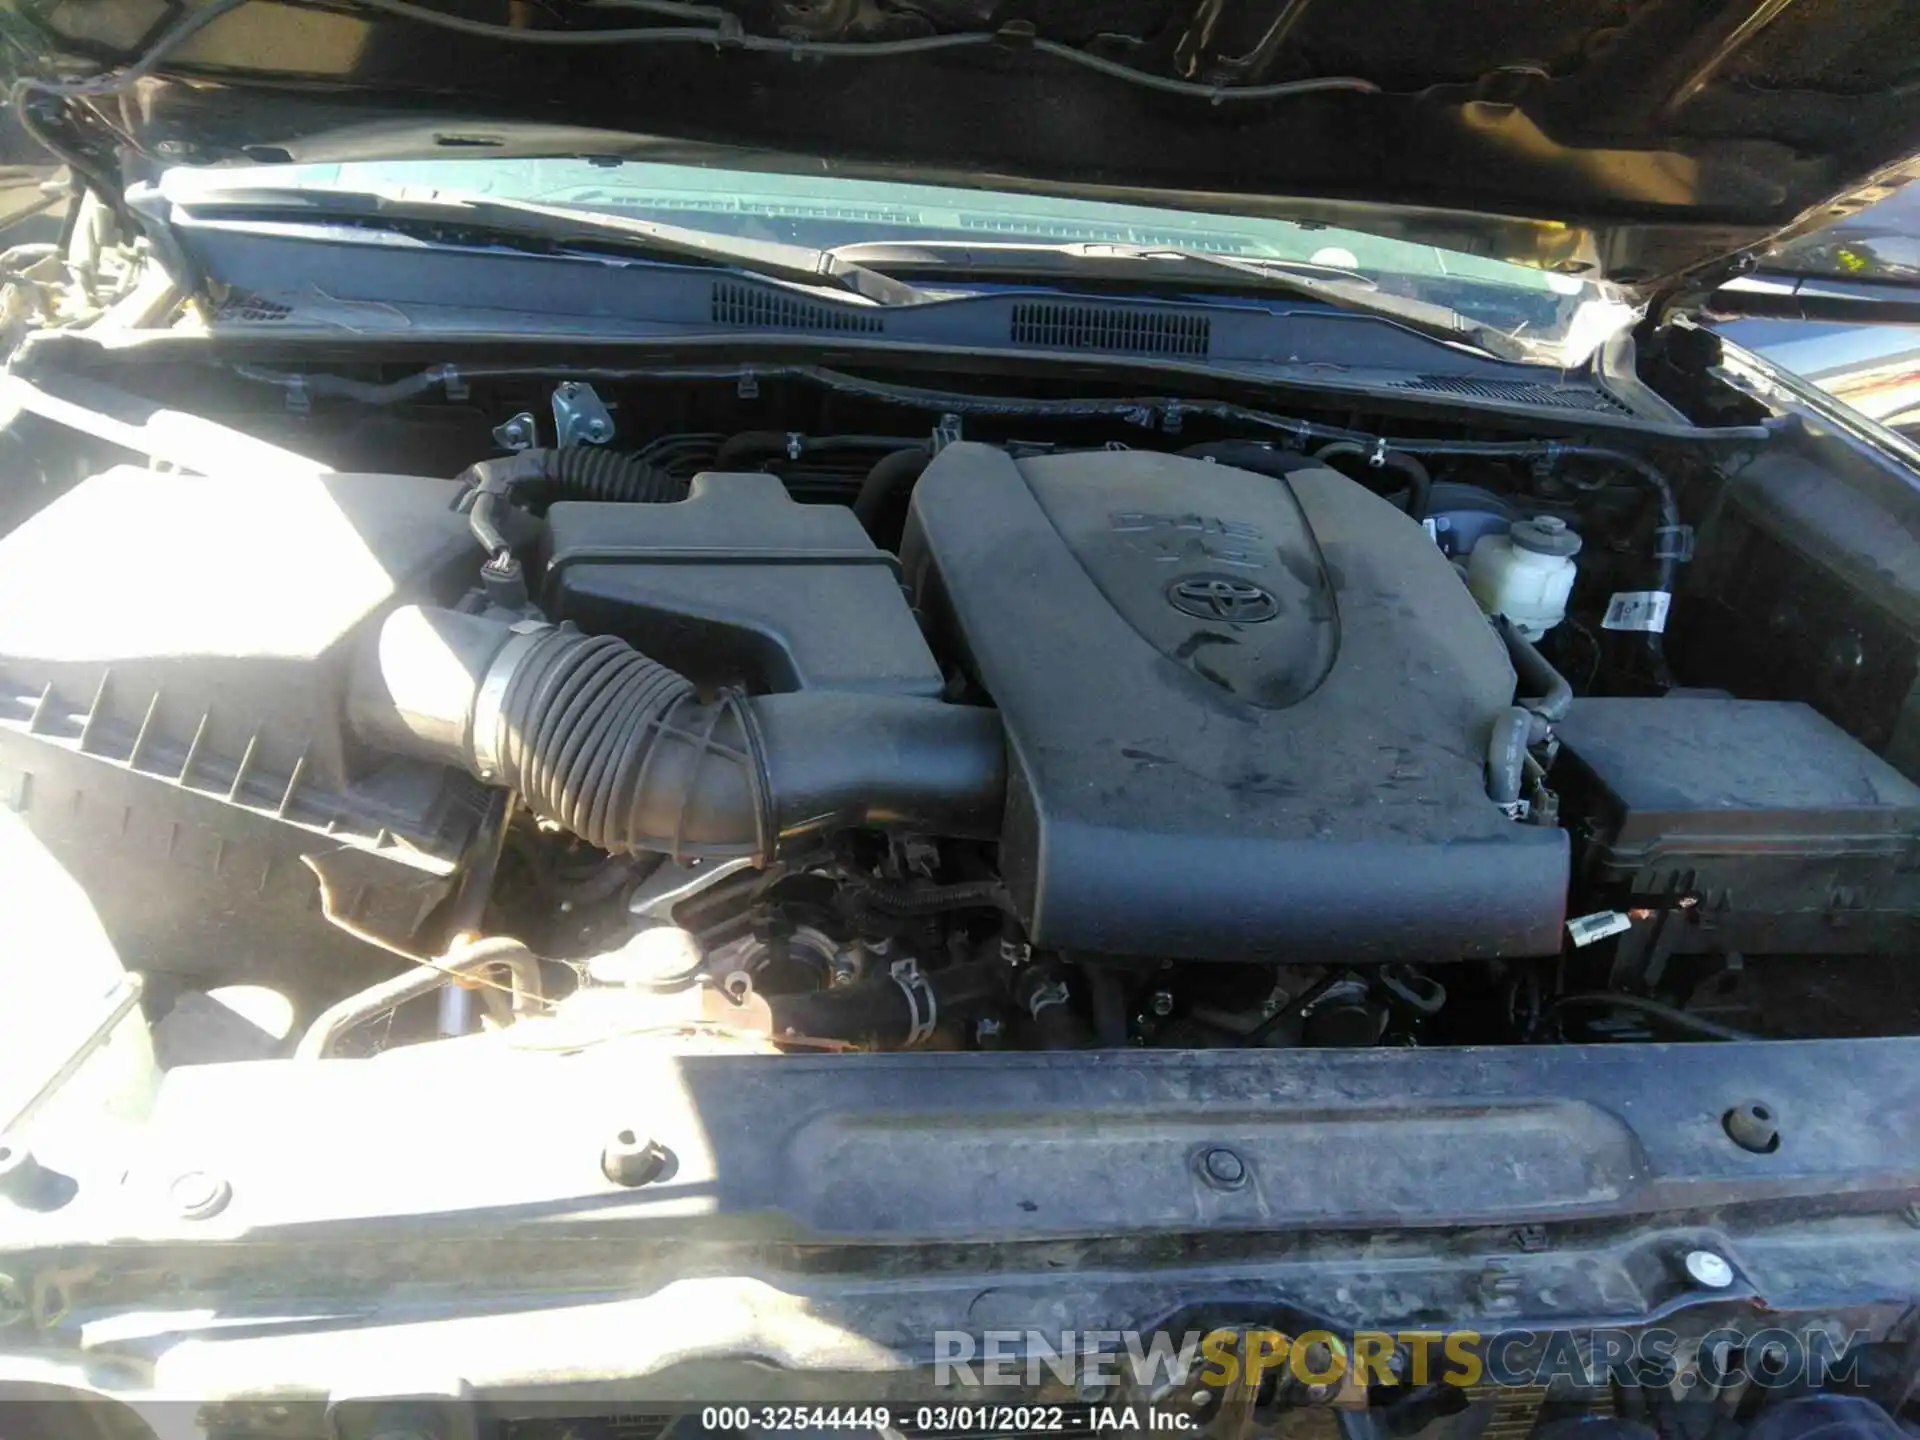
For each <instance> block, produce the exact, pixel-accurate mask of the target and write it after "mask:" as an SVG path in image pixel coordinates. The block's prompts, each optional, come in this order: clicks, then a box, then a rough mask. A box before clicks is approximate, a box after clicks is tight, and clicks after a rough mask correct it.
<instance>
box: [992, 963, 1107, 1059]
mask: <svg viewBox="0 0 1920 1440" xmlns="http://www.w3.org/2000/svg"><path fill="white" fill-rule="evenodd" d="M1013 999H1014V1003H1015V1004H1016V1005H1018V1006H1019V1007H1020V1008H1021V1009H1022V1010H1024V1011H1026V1012H1027V1016H1028V1018H1029V1019H1031V1020H1032V1021H1033V1034H1034V1039H1035V1040H1036V1041H1037V1042H1038V1043H1039V1045H1040V1048H1041V1049H1043V1050H1091V1049H1093V1048H1094V1047H1095V1046H1096V1045H1097V1044H1098V1043H1099V1042H1098V1040H1097V1039H1096V1038H1095V1036H1094V1033H1093V1026H1092V1024H1091V1023H1089V1021H1088V1020H1087V1017H1086V1016H1085V1015H1083V1014H1081V1013H1080V1010H1079V1008H1078V1007H1077V1006H1076V1005H1075V1004H1074V997H1073V981H1072V979H1071V978H1070V977H1069V975H1068V972H1067V968H1066V967H1065V966H1064V965H1060V964H1057V963H1053V962H1050V961H1042V962H1041V963H1039V964H1036V965H1029V966H1027V967H1026V969H1024V970H1022V971H1021V972H1020V975H1019V978H1018V979H1017V980H1015V981H1014V985H1013Z"/></svg>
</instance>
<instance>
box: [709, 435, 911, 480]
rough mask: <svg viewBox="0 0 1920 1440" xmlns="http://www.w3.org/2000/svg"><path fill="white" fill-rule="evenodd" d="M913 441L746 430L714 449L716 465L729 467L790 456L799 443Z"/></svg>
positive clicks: (804, 450) (825, 447)
mask: <svg viewBox="0 0 1920 1440" xmlns="http://www.w3.org/2000/svg"><path fill="white" fill-rule="evenodd" d="M911 443H912V442H911V441H908V440H903V439H901V438H900V437H899V436H898V435H800V434H796V433H794V432H791V431H787V430H742V431H741V432H740V433H739V434H737V435H729V436H728V437H727V438H726V439H725V440H723V441H722V442H721V444H720V448H719V449H718V450H716V451H715V452H714V456H713V467H712V468H713V469H715V470H729V469H732V468H734V467H735V466H738V465H740V464H742V463H745V464H748V465H756V464H759V463H760V462H761V461H762V460H765V459H776V458H777V459H789V458H791V457H792V452H793V449H794V447H795V445H796V444H797V445H798V447H799V451H800V453H801V454H802V455H815V454H818V453H820V452H822V451H830V450H897V449H899V448H900V447H901V446H902V445H910V444H911Z"/></svg>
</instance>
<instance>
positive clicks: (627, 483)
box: [537, 445, 687, 505]
mask: <svg viewBox="0 0 1920 1440" xmlns="http://www.w3.org/2000/svg"><path fill="white" fill-rule="evenodd" d="M537 453H539V454H541V455H543V456H545V457H546V479H547V484H548V485H549V486H550V487H551V491H550V493H549V495H548V497H547V498H548V499H549V500H624V501H629V502H631V503H633V504H638V505H665V504H670V503H671V502H673V501H675V500H684V499H686V498H687V482H686V481H685V480H683V479H681V478H680V477H679V476H677V475H675V474H673V473H672V472H671V471H667V470H662V469H660V468H659V467H658V466H657V465H650V464H648V463H647V462H646V461H645V460H643V459H641V458H640V457H639V456H638V455H630V454H627V453H626V452H624V451H620V450H604V449H602V448H601V447H600V446H598V445H569V446H566V447H565V448H564V449H559V450H543V451H539V452H537Z"/></svg>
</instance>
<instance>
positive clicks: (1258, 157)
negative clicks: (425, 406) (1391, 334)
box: [0, 0, 1920, 292]
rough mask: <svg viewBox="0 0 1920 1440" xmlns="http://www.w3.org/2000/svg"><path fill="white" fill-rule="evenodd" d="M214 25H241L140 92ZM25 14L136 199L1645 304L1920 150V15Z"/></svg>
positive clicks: (1087, 0) (949, 10) (1626, 7)
mask: <svg viewBox="0 0 1920 1440" xmlns="http://www.w3.org/2000/svg"><path fill="white" fill-rule="evenodd" d="M205 9H215V10H218V11H219V12H220V13H218V14H217V15H216V16H214V17H213V18H211V19H210V21H209V23H206V24H205V25H204V26H202V27H201V28H199V29H198V30H197V31H196V32H195V33H193V34H192V35H191V36H190V37H188V38H187V39H185V41H184V42H182V43H179V44H176V45H172V46H170V47H169V48H168V50H167V53H165V54H163V55H161V56H160V57H159V59H158V60H157V62H155V61H153V60H151V58H149V61H148V63H146V64H140V63H138V62H139V60H140V57H142V56H143V55H146V54H147V53H148V52H149V51H150V50H151V49H152V47H153V46H154V44H155V42H156V41H157V40H160V39H161V38H162V37H164V36H166V35H167V32H168V30H169V28H170V27H176V26H177V25H178V24H179V21H180V18H181V16H182V14H183V13H186V14H192V13H193V12H195V11H197V10H205ZM0 14H4V18H5V22H6V31H7V33H8V35H9V37H10V38H11V39H12V40H13V41H14V42H15V44H14V46H13V48H14V50H15V52H16V56H20V57H21V58H20V59H18V60H17V62H16V63H17V65H18V68H19V70H20V71H21V72H23V73H28V74H32V75H35V76H37V77H39V78H41V79H45V80H50V81H62V80H64V81H69V82H70V81H72V80H74V79H75V78H77V77H88V76H96V75H102V74H106V73H110V72H112V71H113V70H115V69H116V68H118V67H125V66H128V65H133V66H134V67H135V68H134V73H133V74H132V75H131V76H130V77H128V78H127V83H125V84H124V85H121V86H119V87H117V88H113V89H111V90H108V91H107V93H88V94H85V95H78V94H73V93H65V94H56V93H53V92H52V90H51V89H47V90H34V91H29V92H26V93H27V95H28V97H29V98H28V101H27V103H29V104H30V105H32V106H34V107H36V108H35V110H34V112H33V113H34V116H35V118H36V119H37V120H38V121H39V122H40V126H41V128H42V129H43V130H45V131H46V132H48V133H49V134H50V135H52V136H54V138H56V139H58V140H60V141H61V142H62V143H63V144H64V145H65V146H67V147H68V148H70V149H71V150H72V151H73V152H74V153H76V154H79V155H81V156H83V157H86V156H92V157H97V158H98V159H99V160H100V162H101V164H102V165H103V166H105V165H109V164H112V163H116V162H117V163H118V164H119V165H120V166H121V168H122V170H123V173H127V174H128V176H129V178H132V177H134V176H145V175H150V174H151V173H153V171H154V170H155V169H157V168H163V167H164V166H167V165H175V164H181V163H234V162H244V161H246V160H256V161H257V160H267V161H285V160H289V159H291V160H340V159H371V158H393V157H401V156H409V157H413V156H421V155H439V156H448V155H455V154H457V155H463V156H468V157H472V156H477V155H482V154H490V153H499V154H533V153H538V154H576V155H578V154H589V155H612V156H622V157H644V158H649V159H679V160H688V159H693V160H703V161H711V162H713V163H720V164H729V165H736V166H737V165H751V166H759V167H765V168H769V169H796V168H799V169H804V170H806V171H808V172H811V173H820V171H821V169H822V167H823V166H824V167H826V168H828V169H830V170H832V171H833V172H835V173H842V174H847V175H856V176H863V177H867V178H895V179H903V180H915V181H922V182H934V183H946V184H962V185H985V186H992V187H995V188H1003V189H1019V190H1028V191H1036V192H1043V193H1056V194H1071V195H1079V196H1091V197H1099V198H1108V199H1130V200H1135V201H1140V202H1144V203H1154V204H1166V205H1173V206H1179V207H1184V208H1194V209H1205V210H1208V211H1214V212H1224V213H1243V214H1258V215H1270V216H1281V217H1286V218H1291V219H1307V220H1322V221H1325V222H1327V223H1330V224H1337V225H1341V226H1347V227H1351V228H1355V229H1363V230H1369V231H1373V232H1375V233H1380V234H1387V235H1393V236H1397V237H1401V238H1406V239H1412V240H1418V241H1422V242H1426V243H1432V244H1437V245H1442V246H1446V247H1449V248H1452V249H1457V250H1463V251H1468V252H1472V253H1477V254H1481V255H1486V256H1490V257H1494V258H1499V259H1507V260H1518V261H1523V262H1526V263H1530V264H1535V265H1540V266H1545V267H1550V268H1553V269H1557V270H1560V271H1563V272H1565V273H1569V274H1579V275H1582V276H1585V277H1589V278H1602V277H1604V278H1608V279H1612V280H1614V281H1617V282H1619V283H1621V284H1623V285H1626V286H1629V287H1631V288H1634V289H1637V290H1641V291H1643V292H1644V291H1648V290H1651V289H1654V288H1656V287H1661V286H1666V285H1671V284H1672V283H1673V282H1675V281H1676V280H1678V279H1679V278H1680V277H1683V276H1688V275H1690V274H1692V273H1694V272H1700V274H1701V275H1702V276H1703V277H1706V276H1709V275H1717V273H1718V272H1721V271H1723V270H1724V269H1725V268H1726V266H1725V264H1724V262H1725V261H1726V260H1727V259H1728V258H1729V257H1731V256H1734V255H1736V254H1738V253H1739V252H1743V251H1748V250H1752V249H1754V248H1756V247H1758V246H1760V245H1762V244H1763V243H1765V242H1766V241H1767V240H1768V238H1769V237H1770V236H1773V235H1775V234H1777V233H1778V232H1780V231H1782V230H1786V229H1794V228H1809V227H1811V226H1812V225H1814V224H1818V223H1822V222H1824V221H1826V220H1829V219H1832V218H1834V217H1835V215H1836V214H1838V213H1845V212H1847V211H1850V210H1852V209H1854V208H1858V207H1859V206H1861V205H1864V204H1867V203H1871V201H1873V200H1875V199H1878V198H1880V197H1881V196H1882V195H1884V194H1885V193H1886V191H1887V189H1888V187H1893V186H1898V185H1899V184H1902V183H1904V181H1905V180H1906V179H1907V178H1908V165H1909V157H1912V156H1913V155H1914V152H1916V151H1920V0H1719V3H1715V0H1569V3H1565V4H1556V5H1540V4H1535V3H1525V0H1485V3H1478V4H1474V5H1471V6H1435V5H1429V4H1424V3H1420V0H1382V3H1378V4H1373V5H1365V6H1354V5H1345V4H1334V3H1332V0H1073V3H1071V4H1069V3H1066V0H792V3H780V0H737V3H730V4H728V5H726V6H725V7H724V8H723V7H717V6H708V5H703V4H683V3H678V0H637V3H634V0H602V3H589V0H546V3H531V0H439V3H437V4H433V5H430V6H429V5H422V6H414V5H409V4H406V3H402V0H340V3H334V4H328V5H324V6H316V5H296V4H286V3H275V0H212V3H211V5H207V4H201V5H188V6H187V7H185V9H184V11H183V9H182V7H180V6H178V5H175V4H171V3H167V4H163V3H159V0H152V3H145V0H143V3H131V0H64V3H59V4H55V5H51V6H47V5H30V4H28V3H26V0H4V3H0ZM615 32H617V33H615ZM23 51H24V52H26V53H25V54H24V55H22V54H21V52H23ZM93 89H94V90H105V89H106V87H100V86H95V87H93ZM129 141H131V142H132V147H131V148H130V147H129V144H128V142H129Z"/></svg>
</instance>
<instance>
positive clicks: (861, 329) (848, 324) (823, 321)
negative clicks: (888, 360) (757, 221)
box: [713, 280, 882, 335]
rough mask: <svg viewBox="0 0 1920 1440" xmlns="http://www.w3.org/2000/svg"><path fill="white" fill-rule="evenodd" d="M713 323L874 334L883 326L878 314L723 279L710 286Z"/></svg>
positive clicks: (775, 328)
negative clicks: (821, 302) (711, 289)
mask: <svg viewBox="0 0 1920 1440" xmlns="http://www.w3.org/2000/svg"><path fill="white" fill-rule="evenodd" d="M713 323H714V324H716V325H737V326H741V327H743V328H747V329H754V330H823V331H828V332H831V333H833V334H836V335H873V334H877V333H879V331H880V330H881V328H882V326H881V321H880V317H879V316H878V315H869V314H865V313H863V312H861V311H859V310H847V309H843V308H841V307H839V306H837V305H821V304H818V303H817V302H815V301H812V300H802V299H800V298H799V297H798V296H795V295H782V294H780V293H779V292H777V291H772V290H762V289H760V288H759V287H757V286H753V285H735V284H731V283H729V282H727V281H724V280H723V281H721V282H720V283H719V284H716V285H715V286H714V287H713Z"/></svg>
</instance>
